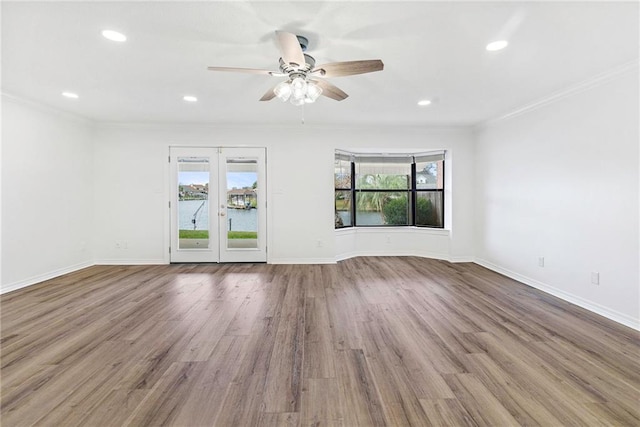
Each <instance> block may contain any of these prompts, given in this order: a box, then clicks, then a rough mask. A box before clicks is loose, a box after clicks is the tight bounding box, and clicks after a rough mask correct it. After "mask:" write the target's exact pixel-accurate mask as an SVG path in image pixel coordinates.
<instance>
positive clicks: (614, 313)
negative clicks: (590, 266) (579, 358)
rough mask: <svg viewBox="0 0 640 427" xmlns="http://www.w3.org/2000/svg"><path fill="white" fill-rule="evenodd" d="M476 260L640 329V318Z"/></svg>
mask: <svg viewBox="0 0 640 427" xmlns="http://www.w3.org/2000/svg"><path fill="white" fill-rule="evenodd" d="M474 262H475V263H476V264H478V265H481V266H483V267H485V268H488V269H489V270H492V271H495V272H496V273H500V274H503V275H505V276H507V277H509V278H511V279H514V280H517V281H518V282H522V283H524V284H525V285H528V286H531V287H532V288H536V289H539V290H541V291H543V292H546V293H548V294H551V295H553V296H555V297H558V298H560V299H562V300H564V301H567V302H570V303H571V304H575V305H577V306H578V307H582V308H584V309H586V310H589V311H591V312H593V313H596V314H599V315H600V316H603V317H606V318H607V319H610V320H613V321H614V322H618V323H620V324H622V325H625V326H628V327H630V328H633V329H635V330H638V331H640V319H636V318H633V317H632V316H629V315H627V314H624V313H620V312H618V311H616V310H611V309H610V308H607V307H604V306H602V305H600V304H598V303H595V302H593V301H589V300H586V299H584V298H582V297H579V296H577V295H573V294H571V293H569V292H565V291H563V290H561V289H558V288H555V287H553V286H550V285H547V284H545V283H542V282H539V281H537V280H535V279H532V278H530V277H527V276H523V275H522V274H519V273H516V272H514V271H511V270H508V269H506V268H503V267H500V266H499V265H496V264H493V263H491V262H489V261H487V260H484V259H480V258H476V259H475V260H474Z"/></svg>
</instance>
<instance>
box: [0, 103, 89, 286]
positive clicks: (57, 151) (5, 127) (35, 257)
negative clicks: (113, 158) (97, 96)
mask: <svg viewBox="0 0 640 427" xmlns="http://www.w3.org/2000/svg"><path fill="white" fill-rule="evenodd" d="M92 153H93V147H92V127H91V125H90V124H89V123H88V122H86V121H84V120H82V119H79V118H75V117H73V116H70V115H67V114H63V113H60V112H56V111H53V110H49V109H47V108H43V107H40V106H35V105H31V104H28V103H25V102H23V101H17V100H16V99H14V98H11V97H9V96H6V95H3V96H2V248H3V250H2V285H1V291H2V292H6V291H9V290H12V289H17V288H19V287H22V286H26V285H30V284H33V283H36V282H39V281H42V280H45V279H48V278H51V277H55V276H58V275H60V274H63V273H66V272H69V271H73V270H76V269H79V268H83V267H85V266H87V265H91V264H92V261H93V254H92V252H91V247H92V237H93V234H94V227H93V196H92V191H93V172H92V170H91V168H92V163H93V156H92Z"/></svg>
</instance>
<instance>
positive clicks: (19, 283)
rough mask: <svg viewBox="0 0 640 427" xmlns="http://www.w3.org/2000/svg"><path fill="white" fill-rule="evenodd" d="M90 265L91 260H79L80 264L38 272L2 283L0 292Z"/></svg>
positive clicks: (9, 290)
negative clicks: (25, 277) (35, 274)
mask: <svg viewBox="0 0 640 427" xmlns="http://www.w3.org/2000/svg"><path fill="white" fill-rule="evenodd" d="M92 265H94V264H93V263H92V262H81V263H80V264H76V265H72V266H70V267H65V268H59V269H57V270H53V271H49V272H47V273H44V274H38V275H37V276H32V277H29V278H28V279H24V280H19V281H17V282H13V283H9V284H6V285H2V287H1V288H0V294H4V293H7V292H11V291H15V290H18V289H22V288H26V287H27V286H31V285H35V284H37V283H40V282H44V281H45V280H50V279H55V278H56V277H59V276H62V275H64V274H69V273H73V272H74V271H78V270H82V269H83V268H87V267H91V266H92Z"/></svg>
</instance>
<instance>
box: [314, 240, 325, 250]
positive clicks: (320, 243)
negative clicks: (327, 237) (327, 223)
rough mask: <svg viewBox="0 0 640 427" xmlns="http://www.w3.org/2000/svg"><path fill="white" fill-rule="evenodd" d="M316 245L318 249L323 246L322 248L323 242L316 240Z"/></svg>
mask: <svg viewBox="0 0 640 427" xmlns="http://www.w3.org/2000/svg"><path fill="white" fill-rule="evenodd" d="M316 245H317V246H318V247H319V248H321V247H323V246H324V242H323V241H322V240H320V239H318V241H317V242H316Z"/></svg>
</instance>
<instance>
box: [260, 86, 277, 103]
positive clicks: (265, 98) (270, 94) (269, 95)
mask: <svg viewBox="0 0 640 427" xmlns="http://www.w3.org/2000/svg"><path fill="white" fill-rule="evenodd" d="M276 86H277V85H276ZM276 86H274V87H272V88H271V89H269V90H268V91H266V92H265V93H264V95H262V98H260V101H271V100H272V99H273V98H275V97H276V93H275V92H274V91H273V89H275V88H276Z"/></svg>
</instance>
